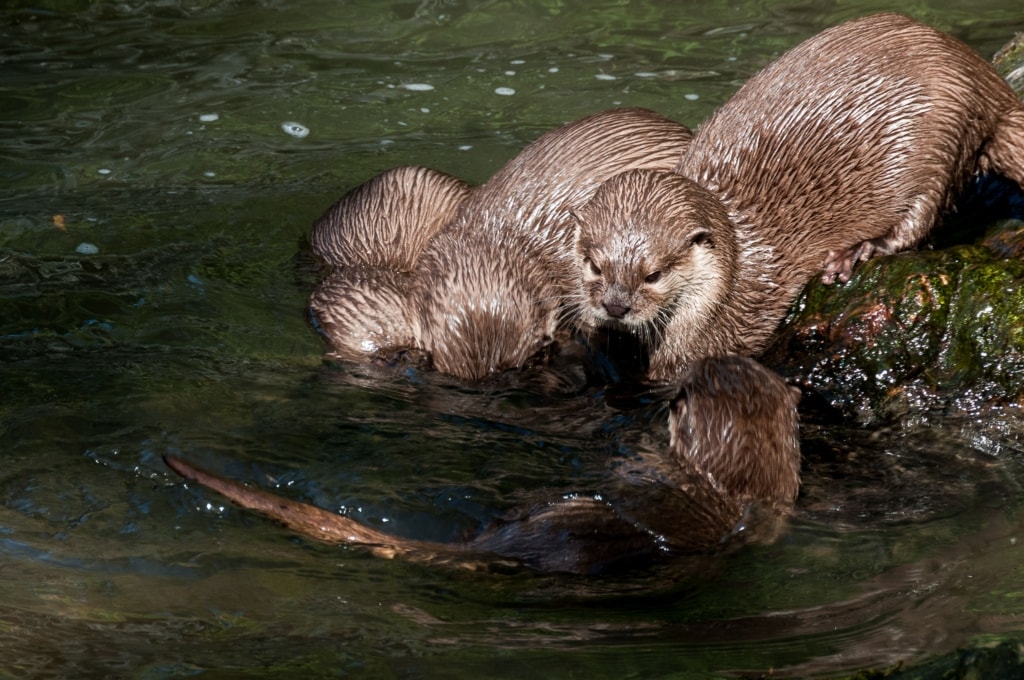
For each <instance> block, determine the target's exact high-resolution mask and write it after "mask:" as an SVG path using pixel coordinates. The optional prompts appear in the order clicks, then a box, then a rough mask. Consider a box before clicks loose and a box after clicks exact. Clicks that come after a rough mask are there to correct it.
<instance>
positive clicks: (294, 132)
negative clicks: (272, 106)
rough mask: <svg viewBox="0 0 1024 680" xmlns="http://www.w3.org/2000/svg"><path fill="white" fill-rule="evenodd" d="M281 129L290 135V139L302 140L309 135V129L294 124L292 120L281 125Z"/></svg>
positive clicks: (300, 124) (299, 124)
mask: <svg viewBox="0 0 1024 680" xmlns="http://www.w3.org/2000/svg"><path fill="white" fill-rule="evenodd" d="M281 129H282V130H284V132H285V134H288V135H291V136H292V137H298V138H299V139H302V138H303V137H306V136H308V135H309V128H308V127H306V126H305V125H303V124H302V123H296V122H295V121H293V120H286V121H285V122H283V123H281Z"/></svg>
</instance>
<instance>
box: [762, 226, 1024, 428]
mask: <svg viewBox="0 0 1024 680" xmlns="http://www.w3.org/2000/svg"><path fill="white" fill-rule="evenodd" d="M1022 252H1024V222H1019V221H1010V222H1008V223H1006V224H1004V225H1003V228H1002V229H1000V230H997V231H996V232H995V233H993V234H992V235H991V236H989V237H987V238H986V239H984V240H983V241H982V242H980V243H979V244H977V245H961V246H955V247H952V248H948V249H945V250H941V251H922V252H911V253H902V254H899V255H895V256H891V257H884V258H878V259H875V260H872V261H869V262H867V263H865V264H862V265H861V266H860V267H859V268H858V270H857V271H856V273H855V276H854V278H853V279H852V280H851V281H850V283H848V284H846V285H834V286H825V285H823V284H821V283H820V282H817V281H815V282H813V283H811V284H810V285H808V286H807V288H806V289H805V290H804V292H803V294H802V295H801V296H800V298H799V299H798V300H797V302H796V303H795V304H794V306H793V308H792V310H791V311H790V314H789V316H788V317H787V319H786V321H785V322H784V325H783V327H782V329H781V331H780V332H779V334H778V335H777V336H776V339H775V341H774V342H773V343H772V345H771V346H770V347H769V348H768V350H767V351H766V352H765V353H764V355H763V357H762V358H763V361H764V362H765V363H766V364H768V365H770V366H773V367H775V368H776V369H777V370H779V371H780V372H781V373H782V374H783V375H785V376H787V377H790V378H792V379H795V380H796V381H798V382H800V383H802V384H803V385H804V386H805V387H806V388H808V389H810V390H813V391H815V392H817V393H818V394H820V395H822V396H823V397H824V398H825V399H826V400H827V401H828V402H829V403H830V404H832V406H834V407H836V408H838V409H839V410H840V411H842V412H843V413H844V414H846V415H852V416H856V417H857V418H858V419H859V420H861V421H862V422H873V421H878V420H883V421H884V420H891V419H894V418H899V417H902V416H906V415H923V414H925V413H928V412H933V411H935V410H940V411H944V412H961V413H962V412H967V413H977V412H979V411H984V410H985V409H988V408H990V407H993V406H1002V405H1007V404H1016V403H1018V402H1020V401H1021V399H1022V394H1024V259H1019V257H1018V256H1019V255H1020V254H1021V253H1022Z"/></svg>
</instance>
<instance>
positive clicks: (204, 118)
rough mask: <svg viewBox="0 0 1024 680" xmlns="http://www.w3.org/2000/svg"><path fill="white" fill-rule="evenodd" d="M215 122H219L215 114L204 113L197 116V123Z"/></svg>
mask: <svg viewBox="0 0 1024 680" xmlns="http://www.w3.org/2000/svg"><path fill="white" fill-rule="evenodd" d="M215 120H220V116H219V115H218V114H216V113H204V114H202V115H201V116H199V121H200V122H201V123H212V122H213V121H215Z"/></svg>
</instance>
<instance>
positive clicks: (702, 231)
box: [686, 227, 715, 248]
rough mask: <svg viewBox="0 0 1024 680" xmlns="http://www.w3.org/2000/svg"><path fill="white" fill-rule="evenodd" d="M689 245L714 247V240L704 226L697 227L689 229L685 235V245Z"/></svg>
mask: <svg viewBox="0 0 1024 680" xmlns="http://www.w3.org/2000/svg"><path fill="white" fill-rule="evenodd" d="M690 246H703V247H705V248H714V247H715V241H714V239H713V238H712V237H711V230H710V229H708V228H706V227H698V228H696V229H694V230H693V231H691V232H690V234H689V235H688V236H687V237H686V247H687V248H689V247H690Z"/></svg>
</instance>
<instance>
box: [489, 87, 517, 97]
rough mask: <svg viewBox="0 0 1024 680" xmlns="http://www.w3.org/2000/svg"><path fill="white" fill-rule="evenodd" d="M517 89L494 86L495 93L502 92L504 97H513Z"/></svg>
mask: <svg viewBox="0 0 1024 680" xmlns="http://www.w3.org/2000/svg"><path fill="white" fill-rule="evenodd" d="M515 93H516V91H515V90H514V89H512V88H511V87H496V88H494V94H500V95H501V96H503V97H511V96H512V95H514V94H515Z"/></svg>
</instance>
